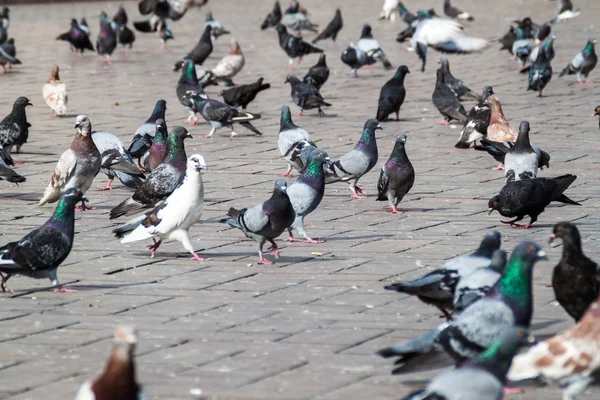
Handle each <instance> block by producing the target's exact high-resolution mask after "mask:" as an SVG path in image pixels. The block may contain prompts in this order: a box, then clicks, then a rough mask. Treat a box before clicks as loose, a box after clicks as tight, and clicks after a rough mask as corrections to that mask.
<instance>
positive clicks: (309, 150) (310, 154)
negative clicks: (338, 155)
mask: <svg viewBox="0 0 600 400" xmlns="http://www.w3.org/2000/svg"><path fill="white" fill-rule="evenodd" d="M302 156H303V157H304V158H305V159H307V160H310V161H314V162H316V163H318V164H325V163H328V162H329V161H330V158H329V154H327V152H326V151H325V150H322V149H319V148H318V147H314V146H307V147H305V148H304V149H302Z"/></svg>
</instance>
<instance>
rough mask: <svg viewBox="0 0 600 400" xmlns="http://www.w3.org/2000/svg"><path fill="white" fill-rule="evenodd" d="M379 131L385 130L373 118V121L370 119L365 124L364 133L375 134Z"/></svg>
mask: <svg viewBox="0 0 600 400" xmlns="http://www.w3.org/2000/svg"><path fill="white" fill-rule="evenodd" d="M377 129H381V130H383V128H382V127H381V125H379V121H377V120H376V119H375V118H371V119H368V120H367V122H365V126H364V128H363V131H370V132H375V130H377Z"/></svg>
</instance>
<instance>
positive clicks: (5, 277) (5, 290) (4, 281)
mask: <svg viewBox="0 0 600 400" xmlns="http://www.w3.org/2000/svg"><path fill="white" fill-rule="evenodd" d="M0 276H1V277H2V283H1V284H0V287H1V288H2V291H3V292H8V293H12V290H10V289H9V288H8V286H6V282H8V280H9V279H10V275H8V274H7V275H6V276H4V275H3V274H1V273H0Z"/></svg>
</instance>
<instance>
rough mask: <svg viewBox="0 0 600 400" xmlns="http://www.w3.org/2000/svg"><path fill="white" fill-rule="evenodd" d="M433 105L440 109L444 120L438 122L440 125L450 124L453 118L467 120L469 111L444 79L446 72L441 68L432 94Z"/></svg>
mask: <svg viewBox="0 0 600 400" xmlns="http://www.w3.org/2000/svg"><path fill="white" fill-rule="evenodd" d="M431 100H432V101H433V105H434V106H435V107H436V108H437V109H438V111H439V112H440V114H442V116H443V117H444V120H443V121H441V122H438V124H439V125H448V124H449V123H450V121H451V120H453V119H456V120H458V121H461V122H467V120H468V118H467V112H466V111H465V108H464V107H463V105H462V104H460V101H458V98H457V97H456V95H455V94H454V92H452V90H450V88H449V87H448V86H447V85H446V83H445V81H444V72H443V71H442V70H441V69H438V70H437V80H436V82H435V89H434V91H433V94H432V96H431Z"/></svg>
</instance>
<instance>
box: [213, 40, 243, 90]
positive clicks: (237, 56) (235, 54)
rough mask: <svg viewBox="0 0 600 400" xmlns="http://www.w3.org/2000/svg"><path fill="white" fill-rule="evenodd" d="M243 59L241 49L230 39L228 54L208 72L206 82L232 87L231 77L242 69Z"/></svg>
mask: <svg viewBox="0 0 600 400" xmlns="http://www.w3.org/2000/svg"><path fill="white" fill-rule="evenodd" d="M244 63H245V59H244V53H242V48H241V47H240V44H239V43H238V41H237V40H236V39H235V38H231V47H230V50H229V54H228V55H226V56H225V57H223V58H222V59H221V61H219V63H218V64H217V66H216V67H214V68H213V69H211V70H208V75H209V76H208V77H207V80H208V81H209V82H216V83H217V84H219V85H222V86H233V81H232V79H233V77H234V76H236V75H237V74H238V73H239V72H240V71H241V70H242V68H243V67H244Z"/></svg>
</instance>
